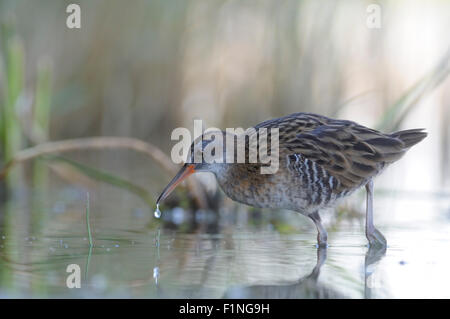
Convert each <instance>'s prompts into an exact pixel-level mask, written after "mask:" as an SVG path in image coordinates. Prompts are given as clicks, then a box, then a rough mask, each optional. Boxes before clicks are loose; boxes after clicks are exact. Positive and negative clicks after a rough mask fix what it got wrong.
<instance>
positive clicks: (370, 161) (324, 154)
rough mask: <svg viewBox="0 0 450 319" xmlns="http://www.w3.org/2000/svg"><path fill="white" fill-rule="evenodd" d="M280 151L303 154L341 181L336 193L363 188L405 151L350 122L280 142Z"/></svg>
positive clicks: (328, 125)
mask: <svg viewBox="0 0 450 319" xmlns="http://www.w3.org/2000/svg"><path fill="white" fill-rule="evenodd" d="M281 149H283V150H284V151H285V152H287V154H286V155H288V156H289V155H291V154H300V155H303V156H304V157H305V158H307V159H309V160H311V161H314V162H315V163H316V164H317V165H319V166H320V167H322V168H323V169H325V170H326V172H327V173H328V174H330V175H332V176H334V177H335V178H336V179H337V180H339V182H340V183H339V185H340V187H339V189H337V190H336V191H342V190H344V189H353V188H356V187H358V186H361V185H363V184H364V183H366V182H367V181H368V180H369V179H370V178H372V177H373V176H375V175H377V174H378V173H379V172H380V171H381V170H382V169H383V168H384V166H385V165H386V164H387V163H391V162H393V161H395V160H397V159H398V158H399V157H401V156H402V155H403V153H404V152H405V151H406V149H405V145H404V143H403V142H402V141H401V140H400V139H397V138H393V137H391V136H388V135H385V134H383V133H380V132H378V131H376V130H372V129H369V128H366V127H364V126H361V125H359V124H356V123H354V122H351V121H343V120H331V119H330V120H329V121H327V123H325V124H323V125H318V126H316V127H315V128H314V129H313V130H310V131H301V132H300V133H298V134H296V135H295V136H293V137H290V138H288V139H286V140H284V141H282V140H281V139H280V150H281Z"/></svg>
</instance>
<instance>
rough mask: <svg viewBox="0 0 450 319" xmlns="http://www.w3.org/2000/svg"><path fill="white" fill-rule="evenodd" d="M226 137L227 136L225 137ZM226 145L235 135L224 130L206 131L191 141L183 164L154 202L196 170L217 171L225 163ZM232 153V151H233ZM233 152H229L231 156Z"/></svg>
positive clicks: (226, 159) (228, 161)
mask: <svg viewBox="0 0 450 319" xmlns="http://www.w3.org/2000/svg"><path fill="white" fill-rule="evenodd" d="M227 137H228V138H227ZM227 139H228V145H230V143H235V141H236V139H235V135H234V134H232V133H226V132H224V131H219V130H216V131H208V132H205V133H203V134H202V135H201V136H199V137H198V138H196V139H195V140H194V142H192V144H191V147H190V149H189V153H188V156H187V159H186V162H185V164H184V165H183V167H182V168H181V169H180V171H179V172H178V173H177V174H176V175H175V177H174V178H173V179H172V180H171V181H170V183H169V184H168V185H167V186H166V187H165V188H164V190H163V191H162V193H161V195H159V197H158V199H157V201H156V203H159V202H160V201H162V200H164V199H165V198H166V197H167V196H169V194H170V193H171V192H172V191H173V190H174V189H175V188H176V187H177V185H178V184H180V183H181V182H182V181H184V180H185V179H186V178H188V177H189V176H190V175H192V174H193V173H196V172H213V173H219V172H220V171H221V170H223V169H224V168H225V167H226V165H228V164H227V163H230V162H232V160H230V159H229V158H227V152H226V149H227ZM233 153H234V152H233ZM233 153H231V152H229V154H231V155H232V156H234V155H233Z"/></svg>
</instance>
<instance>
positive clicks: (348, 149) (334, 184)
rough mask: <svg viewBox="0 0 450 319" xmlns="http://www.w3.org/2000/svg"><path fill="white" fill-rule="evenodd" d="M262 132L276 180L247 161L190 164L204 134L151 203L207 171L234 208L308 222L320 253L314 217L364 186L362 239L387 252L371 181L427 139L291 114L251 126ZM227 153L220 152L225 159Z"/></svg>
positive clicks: (322, 236)
mask: <svg viewBox="0 0 450 319" xmlns="http://www.w3.org/2000/svg"><path fill="white" fill-rule="evenodd" d="M261 128H266V129H270V128H278V132H279V141H278V150H279V152H278V156H279V168H278V170H277V171H276V172H275V173H274V174H262V173H261V172H260V170H259V168H260V167H261V165H264V164H262V163H250V162H249V161H248V155H247V154H246V161H245V162H244V163H236V162H234V163H227V162H226V161H225V160H224V161H223V163H208V162H205V161H201V162H198V163H196V162H194V161H193V159H194V158H197V157H195V156H196V155H197V156H198V155H200V158H202V157H201V156H202V155H203V154H202V152H203V151H204V150H205V147H206V145H207V144H208V143H210V141H211V139H209V138H206V136H205V135H206V134H208V133H204V134H203V136H201V138H197V139H196V140H195V141H194V142H193V143H192V145H191V148H190V154H189V156H188V160H187V161H186V163H185V164H184V166H183V167H182V168H181V170H180V171H179V173H178V174H177V175H176V176H175V177H174V178H173V179H172V181H171V182H170V183H169V184H168V185H167V186H166V188H165V189H164V190H163V192H162V193H161V195H160V196H159V198H158V199H157V204H158V205H159V203H160V201H162V200H164V199H165V198H166V197H167V196H168V195H169V194H170V193H171V192H172V190H173V189H174V188H175V187H176V186H177V185H178V184H179V183H180V182H181V181H183V180H184V179H185V178H187V177H188V176H190V175H191V174H193V173H195V172H202V171H203V172H204V171H207V172H212V173H214V174H215V176H216V179H217V182H218V184H219V185H220V187H221V188H222V190H223V191H224V193H225V194H226V195H227V196H229V197H230V198H231V199H233V200H235V201H237V202H240V203H244V204H247V205H250V206H255V207H261V208H272V209H288V210H293V211H296V212H299V213H301V214H303V215H305V216H308V217H309V218H311V219H312V221H313V222H314V224H315V226H316V228H317V231H318V235H317V240H318V246H319V247H323V246H327V232H326V230H325V228H324V227H323V225H322V222H321V218H320V215H319V211H320V210H321V209H323V208H327V207H333V206H334V205H335V204H336V203H337V202H338V201H339V200H340V199H342V198H344V197H347V196H349V195H350V194H352V193H353V192H354V191H355V190H357V189H358V188H360V187H362V186H365V188H366V192H367V198H366V225H365V228H366V237H367V239H368V241H369V245H370V246H372V245H381V246H386V239H385V238H384V236H383V235H382V233H381V232H380V231H379V230H378V229H376V228H375V226H374V223H373V179H374V177H375V176H377V175H378V174H380V173H381V172H382V171H383V170H384V169H385V168H386V167H387V166H388V165H389V164H392V163H393V162H395V161H397V160H398V159H400V157H402V155H403V154H405V152H406V151H407V150H408V149H409V148H410V147H411V146H413V145H415V144H417V143H419V142H420V141H421V140H423V139H424V138H425V137H426V136H427V133H426V132H424V131H423V129H409V130H404V131H398V132H395V133H390V134H385V133H382V132H379V131H377V130H374V129H370V128H368V127H365V126H362V125H360V124H358V123H355V122H352V121H348V120H339V119H332V118H328V117H325V116H322V115H317V114H312V113H294V114H291V115H287V116H284V117H281V118H276V119H271V120H267V121H265V122H262V123H260V124H258V125H256V126H255V127H254V129H255V130H256V131H257V132H259V129H261ZM226 134H229V133H225V132H224V136H225V135H226ZM269 135H270V134H269ZM237 137H238V136H237V135H236V138H237ZM269 138H270V136H269ZM244 140H245V148H246V150H248V149H249V145H248V144H249V140H250V139H249V138H248V136H246V138H245V139H244ZM196 144H200V145H197V146H198V147H195V146H196ZM224 145H226V143H224ZM196 152H197V153H199V154H196ZM226 153H227V149H226V147H225V146H224V152H223V156H224V157H225V156H226Z"/></svg>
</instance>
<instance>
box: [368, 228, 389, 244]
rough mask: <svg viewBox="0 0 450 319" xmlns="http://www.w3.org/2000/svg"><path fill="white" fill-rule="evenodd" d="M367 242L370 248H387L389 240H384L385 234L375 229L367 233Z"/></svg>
mask: <svg viewBox="0 0 450 319" xmlns="http://www.w3.org/2000/svg"><path fill="white" fill-rule="evenodd" d="M366 237H367V240H368V241H369V247H386V246H387V240H386V238H384V236H383V234H382V233H381V232H380V231H379V230H378V229H376V228H375V229H374V230H373V231H372V232H370V233H366Z"/></svg>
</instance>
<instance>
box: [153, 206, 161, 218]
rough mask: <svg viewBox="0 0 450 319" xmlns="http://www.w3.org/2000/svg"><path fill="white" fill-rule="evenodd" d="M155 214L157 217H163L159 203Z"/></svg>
mask: <svg viewBox="0 0 450 319" xmlns="http://www.w3.org/2000/svg"><path fill="white" fill-rule="evenodd" d="M153 215H154V216H155V217H156V218H160V217H161V211H160V210H159V204H156V210H155V212H154V213H153Z"/></svg>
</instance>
